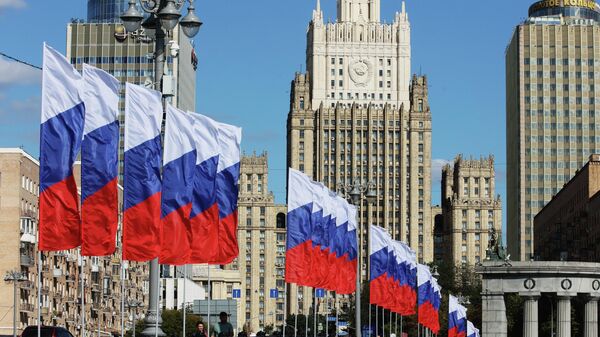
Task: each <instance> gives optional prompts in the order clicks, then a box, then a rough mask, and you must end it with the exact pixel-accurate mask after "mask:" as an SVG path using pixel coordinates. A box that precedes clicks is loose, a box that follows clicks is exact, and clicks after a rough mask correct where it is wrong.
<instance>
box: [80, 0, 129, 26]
mask: <svg viewBox="0 0 600 337" xmlns="http://www.w3.org/2000/svg"><path fill="white" fill-rule="evenodd" d="M128 3H129V0H88V2H87V21H88V22H89V23H121V18H120V16H121V14H122V13H123V12H125V10H127V5H128Z"/></svg>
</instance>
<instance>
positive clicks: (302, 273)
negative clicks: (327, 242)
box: [285, 240, 312, 286]
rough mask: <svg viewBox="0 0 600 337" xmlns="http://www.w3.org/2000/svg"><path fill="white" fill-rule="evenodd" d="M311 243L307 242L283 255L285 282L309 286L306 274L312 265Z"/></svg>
mask: <svg viewBox="0 0 600 337" xmlns="http://www.w3.org/2000/svg"><path fill="white" fill-rule="evenodd" d="M311 250H312V241H311V240H308V241H306V242H303V243H302V244H299V245H297V246H296V247H293V248H291V249H288V251H287V252H286V253H285V281H286V282H287V283H296V284H298V285H301V286H310V285H309V282H308V273H309V271H310V265H311V263H312V253H311V252H310V251H311Z"/></svg>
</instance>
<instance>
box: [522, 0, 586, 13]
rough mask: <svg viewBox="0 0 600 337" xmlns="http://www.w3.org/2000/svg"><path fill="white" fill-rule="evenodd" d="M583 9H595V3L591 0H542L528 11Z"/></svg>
mask: <svg viewBox="0 0 600 337" xmlns="http://www.w3.org/2000/svg"><path fill="white" fill-rule="evenodd" d="M567 6H573V7H584V8H588V9H591V10H595V9H596V1H593V0H542V1H538V2H536V3H535V4H533V5H532V6H531V8H530V11H537V10H539V9H543V8H550V7H567Z"/></svg>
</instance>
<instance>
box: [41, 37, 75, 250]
mask: <svg viewBox="0 0 600 337" xmlns="http://www.w3.org/2000/svg"><path fill="white" fill-rule="evenodd" d="M81 84H82V78H81V75H80V74H79V73H78V72H77V70H75V68H73V66H72V65H71V64H69V61H67V59H66V58H65V57H64V56H63V55H61V54H60V53H59V52H57V51H56V50H54V49H53V48H52V47H50V46H48V45H46V44H44V61H43V71H42V119H41V125H40V200H39V202H40V206H39V207H40V215H39V216H40V224H39V227H40V228H39V250H41V251H57V250H67V249H71V248H75V247H78V246H79V245H80V244H81V220H80V216H79V198H78V193H77V184H76V183H75V178H74V176H73V163H74V162H75V159H76V158H77V154H78V153H79V150H80V148H81V138H82V135H83V120H84V115H85V106H84V103H83V100H82V99H81V97H80V92H79V90H80V88H81Z"/></svg>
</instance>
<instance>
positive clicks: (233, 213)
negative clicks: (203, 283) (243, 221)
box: [209, 123, 242, 264]
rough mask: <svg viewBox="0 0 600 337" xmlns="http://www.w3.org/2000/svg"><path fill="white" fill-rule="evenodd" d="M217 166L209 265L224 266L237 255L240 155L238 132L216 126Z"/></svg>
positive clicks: (231, 126) (227, 126)
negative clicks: (213, 252)
mask: <svg viewBox="0 0 600 337" xmlns="http://www.w3.org/2000/svg"><path fill="white" fill-rule="evenodd" d="M217 125H218V129H219V136H218V144H219V163H218V165H217V176H216V188H217V207H218V209H219V221H218V231H219V241H218V249H217V256H216V258H215V259H213V260H212V261H209V263H212V264H228V263H231V261H233V260H234V259H235V258H236V257H237V256H238V253H239V248H238V241H237V227H238V208H237V207H238V205H237V203H238V192H239V185H238V184H239V178H240V155H241V149H240V145H241V141H242V129H241V128H239V127H237V126H233V125H229V124H225V123H218V124H217Z"/></svg>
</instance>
